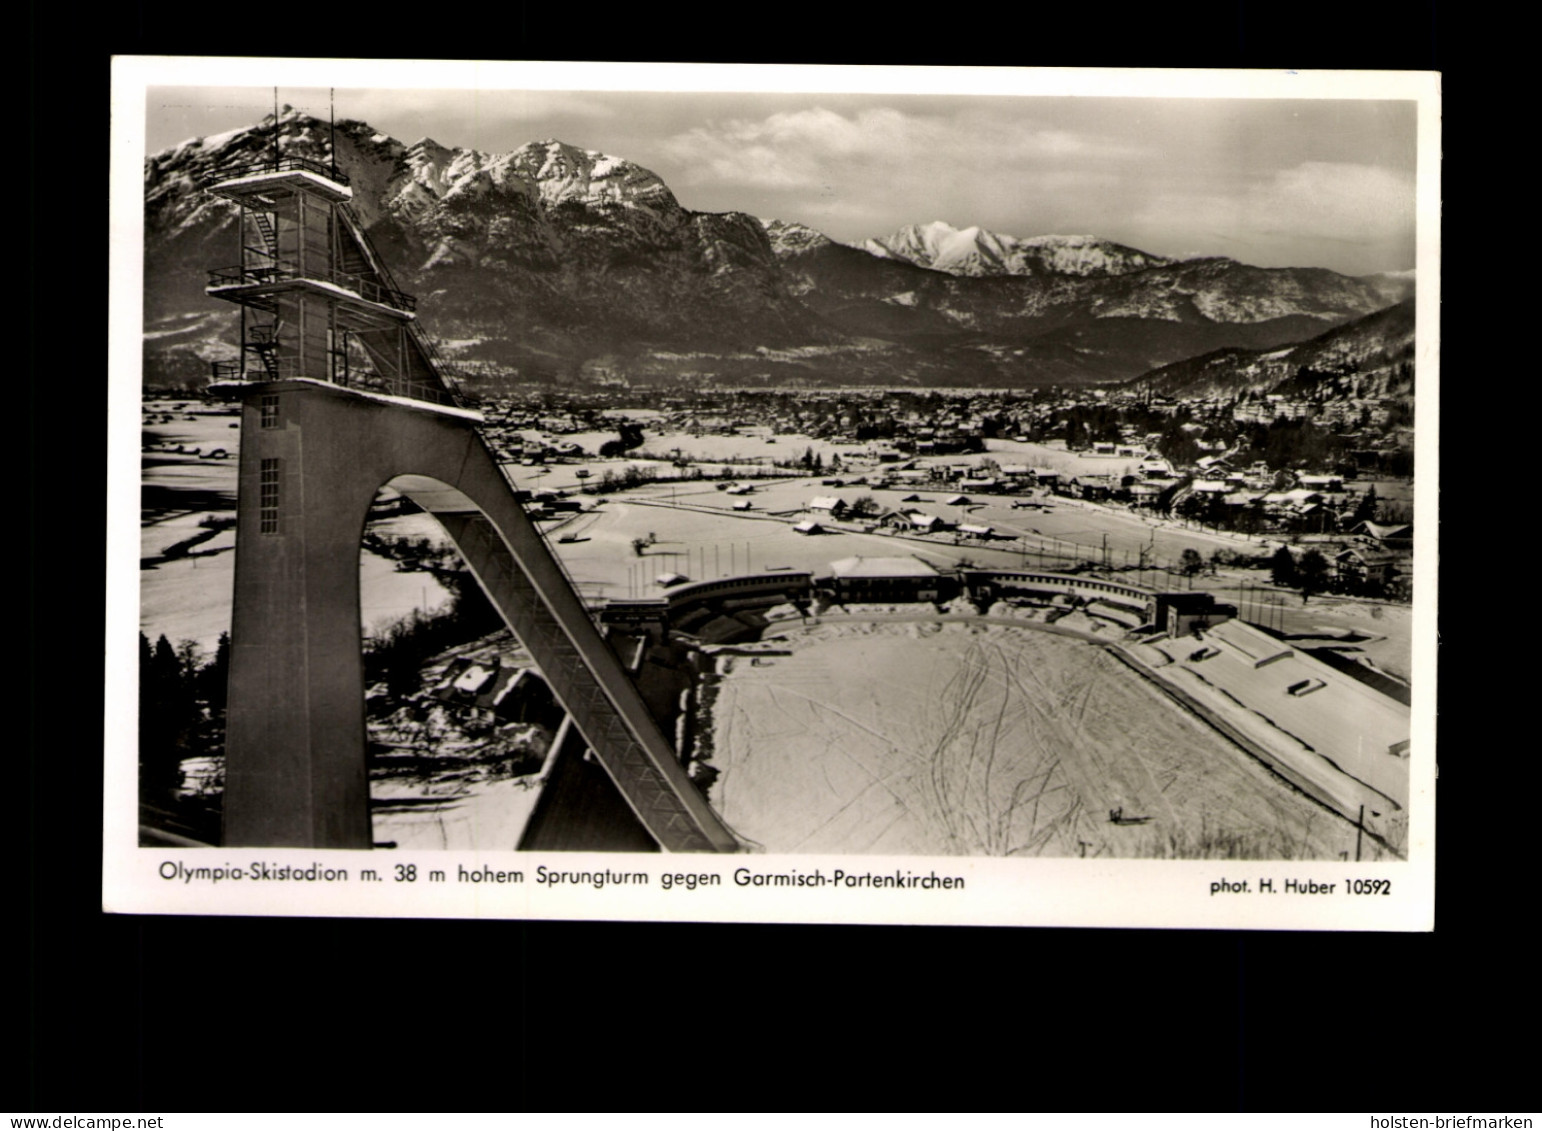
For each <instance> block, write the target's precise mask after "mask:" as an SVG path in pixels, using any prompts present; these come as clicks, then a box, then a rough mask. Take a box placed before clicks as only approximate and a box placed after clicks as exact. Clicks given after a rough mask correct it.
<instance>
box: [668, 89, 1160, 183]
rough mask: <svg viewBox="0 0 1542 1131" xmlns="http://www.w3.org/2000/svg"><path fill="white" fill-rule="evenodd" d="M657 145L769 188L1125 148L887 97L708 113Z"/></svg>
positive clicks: (702, 176) (1027, 165)
mask: <svg viewBox="0 0 1542 1131" xmlns="http://www.w3.org/2000/svg"><path fill="white" fill-rule="evenodd" d="M663 148H664V151H665V152H666V153H667V154H668V155H669V157H670V158H672V159H673V160H675V161H677V162H679V163H680V164H681V165H682V166H683V167H684V168H685V169H686V170H687V173H686V178H687V180H688V181H689V182H690V183H694V184H708V183H717V184H742V185H754V186H756V187H759V188H772V189H793V188H813V187H816V186H819V185H824V184H827V183H829V182H830V181H831V179H832V178H833V177H837V176H844V175H849V174H850V173H851V170H852V169H854V168H855V169H857V170H862V171H867V172H873V171H881V174H882V176H884V177H886V178H887V177H898V178H901V179H915V178H920V177H934V176H936V175H938V174H939V173H946V172H948V171H953V172H956V173H967V174H968V175H974V171H976V170H978V169H980V168H981V167H982V163H983V165H984V166H986V167H989V168H990V169H991V171H992V172H993V174H1007V175H1010V174H1011V173H1013V172H1014V171H1021V172H1027V171H1030V170H1033V169H1035V168H1036V167H1038V166H1039V165H1040V164H1041V163H1043V162H1046V161H1052V160H1053V161H1062V160H1064V159H1066V158H1068V157H1073V156H1074V157H1079V158H1090V159H1098V158H1108V157H1121V156H1128V155H1129V154H1130V153H1131V152H1133V151H1132V150H1130V149H1129V148H1127V147H1125V146H1121V145H1115V144H1111V143H1109V142H1107V141H1105V140H1103V139H1100V138H1096V137H1093V136H1091V135H1085V134H1079V133H1075V132H1072V131H1068V130H1063V129H1050V128H1044V127H1043V126H1041V125H1039V124H1037V123H1035V122H1032V121H1030V120H1025V119H1023V118H1020V117H1016V116H1007V115H1001V114H982V113H979V112H968V111H966V112H964V113H961V114H959V115H956V116H947V115H940V114H907V113H903V112H901V111H899V110H896V109H893V108H892V107H887V106H880V107H872V108H868V109H863V110H859V111H857V112H855V113H853V114H850V115H847V114H840V113H837V112H835V111H833V110H828V109H825V108H823V107H814V108H812V109H807V110H796V111H788V112H782V113H776V114H771V115H769V116H768V117H765V118H760V119H745V118H737V119H732V120H729V121H724V122H713V123H710V124H708V125H705V126H698V127H695V128H693V129H690V130H686V131H685V132H683V133H678V134H675V135H673V136H672V137H669V138H667V139H665V141H664V143H663ZM895 187H898V186H897V185H896V186H895Z"/></svg>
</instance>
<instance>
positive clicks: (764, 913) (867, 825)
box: [102, 57, 1441, 931]
mask: <svg viewBox="0 0 1542 1131" xmlns="http://www.w3.org/2000/svg"><path fill="white" fill-rule="evenodd" d="M1440 128H1441V127H1440V84H1439V76H1438V75H1434V74H1428V73H1416V72H1397V73H1394V72H1299V73H1298V72H1291V71H1279V72H1271V71H1162V70H1033V69H1021V70H1018V69H1009V68H915V69H912V68H882V67H876V68H875V67H860V68H857V67H853V68H842V67H772V66H767V67H750V66H718V65H689V66H663V65H645V64H604V65H598V64H555V63H508V62H489V63H482V64H477V65H474V66H473V65H470V64H467V63H435V62H431V61H423V62H392V63H390V64H389V65H387V64H384V63H379V62H360V61H339V60H305V59H250V58H242V59H191V58H150V57H124V58H119V59H117V60H116V61H115V68H114V81H113V135H112V195H111V211H112V248H111V255H112V269H113V275H112V292H111V308H110V314H109V319H110V339H111V345H112V354H111V359H110V370H109V381H108V398H109V406H110V409H109V411H110V437H109V453H108V456H109V483H108V489H109V519H108V521H109V531H108V535H109V559H108V562H107V571H108V609H107V613H108V635H107V640H106V651H107V656H108V664H107V672H108V678H107V684H106V688H105V696H106V704H107V713H106V732H105V734H104V765H105V774H106V793H105V804H104V813H103V830H104V858H103V894H102V899H103V906H104V908H105V909H106V910H108V911H110V912H120V913H132V914H241V915H253V914H257V915H281V916H402V917H425V918H435V917H448V918H534V919H603V920H676V921H682V920H683V921H738V922H806V923H825V922H829V923H895V924H908V923H917V924H921V923H926V924H977V925H1002V926H1032V925H1069V926H1110V927H1126V926H1139V927H1202V928H1238V927H1240V928H1259V929H1280V928H1291V929H1309V930H1378V931H1385V930H1396V931H1427V930H1431V929H1433V923H1434V853H1435V845H1434V827H1435V825H1434V805H1435V778H1436V761H1437V752H1436V750H1435V748H1434V734H1435V728H1434V718H1435V703H1436V688H1435V682H1434V680H1435V664H1434V649H1435V623H1436V622H1435V618H1436V611H1437V586H1438V578H1437V573H1436V571H1437V561H1436V553H1435V534H1436V522H1437V519H1438V515H1437V512H1436V507H1437V502H1436V500H1437V493H1438V483H1439V450H1438V435H1439V433H1438V429H1439V420H1438V409H1439V404H1438V397H1437V395H1436V393H1437V390H1438V387H1439V386H1438V382H1439V361H1440V358H1439V341H1438V336H1437V329H1438V321H1437V316H1436V314H1437V311H1438V305H1439V286H1440V231H1439V224H1440Z"/></svg>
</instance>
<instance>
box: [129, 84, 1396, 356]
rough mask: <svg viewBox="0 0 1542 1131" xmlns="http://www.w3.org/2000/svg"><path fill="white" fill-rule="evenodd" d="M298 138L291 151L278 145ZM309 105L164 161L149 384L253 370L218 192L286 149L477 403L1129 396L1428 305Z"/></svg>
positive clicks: (550, 142) (153, 259)
mask: <svg viewBox="0 0 1542 1131" xmlns="http://www.w3.org/2000/svg"><path fill="white" fill-rule="evenodd" d="M275 133H276V134H277V137H276V139H275ZM331 138H332V130H331V128H330V126H329V125H328V123H325V122H321V121H317V120H316V119H314V118H310V117H308V116H306V115H303V114H298V113H296V112H295V111H293V110H288V109H286V110H285V111H284V112H283V113H282V114H281V115H280V116H279V119H278V121H277V123H276V124H275V122H274V120H273V119H272V118H271V117H270V118H268V119H265V120H264V121H263V122H261V123H258V124H257V125H256V126H254V127H253V128H251V129H246V130H234V131H230V132H228V133H225V134H221V135H218V136H215V137H209V138H204V139H191V140H189V141H186V142H183V143H182V144H181V145H178V146H175V147H173V148H171V149H168V150H166V151H164V152H162V153H158V154H155V155H154V156H152V157H150V158H149V159H148V160H147V161H146V162H145V171H144V172H145V310H144V315H145V327H144V329H145V333H144V343H145V345H144V355H145V379H146V381H147V382H149V383H151V384H158V385H166V384H182V385H197V384H200V383H201V382H202V380H203V379H204V377H205V376H206V375H207V373H208V371H209V364H208V363H209V362H210V361H211V360H213V359H223V358H229V357H231V356H233V355H234V353H235V348H236V347H235V340H236V334H237V321H238V319H237V314H236V311H235V308H234V307H232V306H230V305H229V304H225V303H220V302H217V301H214V300H211V299H209V298H208V297H207V295H205V294H204V289H203V288H204V280H205V277H206V275H205V273H206V271H207V269H209V268H211V267H221V266H224V265H226V264H228V263H231V262H234V260H235V256H236V254H237V248H236V239H237V229H236V224H235V220H236V212H235V207H234V206H233V205H231V204H229V203H228V202H225V201H223V200H220V199H218V198H215V197H212V196H210V195H208V194H207V193H205V192H203V191H202V190H201V185H202V184H203V182H204V181H205V180H207V179H208V178H210V177H211V176H212V175H213V174H216V173H218V172H220V171H222V170H226V169H230V168H234V167H237V166H241V165H246V164H251V163H255V162H259V161H262V160H265V159H268V158H270V157H271V156H272V154H273V153H274V151H275V148H276V149H277V151H278V152H279V153H281V154H288V155H294V156H300V157H308V158H312V159H316V160H322V161H330V160H333V159H334V156H335V160H336V163H337V166H338V168H339V169H340V171H341V172H343V173H345V174H346V175H347V176H348V178H349V180H350V183H351V185H352V188H353V202H352V207H353V209H354V211H355V212H356V213H357V214H358V216H359V218H360V220H361V222H362V223H363V224H364V226H365V227H366V228H367V229H368V231H369V233H370V236H371V239H372V240H373V242H374V243H375V244H376V246H377V247H378V248H379V250H380V252H381V254H382V255H383V257H384V258H385V260H386V262H387V263H389V264H390V266H391V270H392V273H393V275H394V276H395V278H396V281H397V284H398V285H399V286H400V287H402V288H403V289H404V290H407V291H409V292H413V293H416V294H418V295H419V296H420V297H422V298H423V299H424V302H423V305H422V307H421V316H422V323H423V326H424V328H425V330H427V331H428V333H429V334H430V335H431V336H433V337H434V338H435V339H436V340H438V341H439V342H440V344H441V349H442V352H443V353H444V354H445V355H446V356H447V357H448V358H449V359H450V360H451V361H452V362H453V363H457V364H458V365H459V367H460V368H461V369H462V371H463V372H466V373H469V374H470V375H471V377H472V378H473V382H472V383H473V385H477V384H485V385H488V386H495V385H498V384H501V383H505V382H509V381H528V380H537V381H551V382H566V381H573V380H584V379H586V378H587V377H589V376H591V375H603V376H604V377H605V379H607V380H611V379H615V378H616V377H621V378H623V379H626V380H631V381H674V380H687V381H710V382H736V381H741V380H748V381H753V382H756V383H766V382H792V383H811V384H818V383H822V382H838V383H861V382H874V383H884V384H901V383H904V384H916V385H922V386H925V385H934V384H935V385H979V386H986V385H1023V384H1033V383H1042V382H1051V381H1054V382H1062V383H1074V382H1086V381H1110V380H1122V379H1129V378H1132V377H1135V376H1138V375H1139V374H1142V373H1145V372H1147V371H1148V370H1151V369H1153V368H1156V367H1158V366H1162V365H1166V364H1169V363H1172V362H1177V361H1180V360H1182V359H1185V358H1190V357H1194V356H1196V355H1199V354H1204V353H1207V352H1209V351H1214V350H1217V349H1224V348H1243V349H1258V348H1271V347H1277V346H1280V345H1285V344H1290V343H1295V342H1300V341H1303V340H1305V339H1307V338H1311V337H1314V336H1315V335H1318V334H1320V333H1322V331H1323V330H1324V329H1326V328H1329V327H1332V326H1335V325H1338V324H1340V323H1342V322H1346V321H1348V320H1350V319H1353V318H1358V317H1361V316H1363V315H1365V314H1369V313H1371V312H1372V311H1375V310H1379V309H1382V308H1383V307H1386V306H1388V305H1390V304H1392V303H1395V302H1397V301H1399V300H1400V299H1402V298H1403V297H1406V295H1408V294H1410V293H1412V289H1413V280H1412V279H1411V278H1401V277H1395V276H1377V277H1373V278H1367V279H1364V280H1359V279H1351V278H1347V277H1345V276H1342V275H1338V274H1336V273H1334V272H1332V271H1324V270H1319V269H1298V268H1288V269H1286V268H1282V269H1264V268H1256V267H1249V266H1247V265H1245V264H1241V263H1237V262H1234V261H1233V260H1229V259H1193V260H1181V261H1176V260H1168V259H1164V258H1162V257H1160V256H1153V255H1148V254H1146V253H1144V252H1140V251H1137V250H1135V249H1133V248H1125V247H1121V246H1120V245H1118V244H1113V243H1109V242H1108V241H1105V240H1097V239H1093V238H1092V237H1067V236H1044V237H1039V238H1037V239H1015V238H1013V237H1008V236H1000V235H996V234H994V233H989V232H985V231H982V230H980V229H977V228H969V229H964V230H962V231H959V230H956V229H953V228H951V227H950V226H948V225H946V224H941V223H934V224H928V225H920V226H917V227H914V228H911V229H905V230H904V231H903V232H900V233H896V234H895V236H893V237H889V239H888V240H887V241H884V242H882V244H881V251H880V252H874V251H872V250H865V249H862V248H856V247H850V246H847V245H845V244H840V243H837V242H835V241H833V240H830V239H829V238H828V237H826V236H825V235H823V234H822V233H820V232H818V231H816V230H814V229H813V228H810V227H808V226H806V225H803V224H798V223H792V222H788V221H782V220H757V219H756V218H754V217H752V216H749V215H747V214H744V213H741V212H722V213H706V212H694V211H691V210H689V209H686V208H684V207H682V206H681V205H680V203H679V201H678V200H677V199H676V198H675V196H674V194H673V193H672V192H671V191H670V189H669V187H668V186H667V185H666V184H665V183H664V182H663V181H662V180H661V179H660V178H659V177H658V176H656V175H655V174H654V173H652V172H650V171H649V170H647V169H645V168H643V167H642V166H640V165H637V164H635V163H633V162H631V161H628V160H626V159H624V158H621V157H616V156H611V155H607V154H603V153H598V152H596V151H594V150H589V149H584V148H581V147H578V146H573V145H569V144H566V143H564V142H561V141H557V140H554V139H547V140H543V141H535V142H531V143H529V144H527V145H524V146H521V147H520V148H518V149H516V150H515V151H513V152H512V153H505V154H486V153H481V152H478V151H475V150H470V149H464V148H452V147H449V146H445V145H441V144H439V143H438V142H436V141H433V140H432V139H429V138H424V139H421V140H419V141H417V142H414V143H412V144H410V145H408V144H404V143H402V142H400V141H398V140H396V139H394V138H391V137H389V136H387V135H385V134H383V133H380V132H378V131H376V130H374V129H373V128H372V127H370V126H368V125H366V124H365V123H363V122H356V121H342V122H339V123H337V127H336V153H335V155H334V154H333V152H332V141H331Z"/></svg>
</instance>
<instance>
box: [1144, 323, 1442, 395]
mask: <svg viewBox="0 0 1542 1131" xmlns="http://www.w3.org/2000/svg"><path fill="white" fill-rule="evenodd" d="M1413 361H1414V303H1413V299H1412V298H1408V299H1405V300H1403V301H1402V302H1400V303H1398V304H1397V305H1395V306H1390V307H1388V308H1387V309H1385V310H1378V311H1376V312H1375V313H1374V314H1368V315H1366V316H1365V317H1364V318H1357V319H1355V320H1354V321H1352V322H1346V323H1344V324H1343V325H1341V326H1335V327H1333V328H1332V329H1331V330H1327V331H1325V332H1324V333H1322V334H1319V335H1317V336H1316V337H1314V338H1311V339H1309V340H1308V341H1305V342H1301V343H1298V344H1296V345H1294V346H1286V347H1284V348H1280V349H1272V350H1246V349H1223V350H1217V351H1215V352H1214V353H1209V354H1205V355H1203V356H1200V357H1192V358H1187V359H1185V360H1183V361H1179V362H1175V363H1173V364H1172V365H1165V366H1163V367H1161V368H1160V369H1155V370H1153V371H1152V372H1150V373H1147V374H1145V375H1144V376H1142V377H1140V378H1138V379H1137V382H1138V383H1139V384H1140V386H1141V387H1143V388H1148V389H1150V390H1151V391H1152V392H1159V393H1169V394H1180V395H1184V396H1209V395H1222V396H1227V395H1233V394H1236V393H1240V392H1248V393H1255V394H1259V393H1265V394H1266V393H1280V394H1283V395H1286V396H1293V397H1312V398H1319V397H1321V398H1328V399H1333V398H1337V397H1345V396H1353V397H1356V398H1377V397H1406V396H1411V395H1412V394H1413V370H1414V367H1413Z"/></svg>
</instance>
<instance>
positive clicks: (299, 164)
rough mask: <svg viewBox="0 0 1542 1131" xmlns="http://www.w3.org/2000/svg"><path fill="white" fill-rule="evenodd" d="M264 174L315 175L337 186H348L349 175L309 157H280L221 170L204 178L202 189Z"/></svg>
mask: <svg viewBox="0 0 1542 1131" xmlns="http://www.w3.org/2000/svg"><path fill="white" fill-rule="evenodd" d="M264 173H315V174H316V175H317V176H318V177H325V178H326V179H327V180H329V181H331V182H332V183H333V184H335V185H347V184H348V183H349V182H348V175H347V174H346V173H344V172H342V171H341V170H339V169H336V168H334V167H332V166H331V165H328V164H325V163H323V162H321V161H312V160H310V159H309V158H307V157H280V158H277V159H271V158H270V159H269V160H267V161H259V162H257V163H255V164H252V165H232V166H228V167H226V168H224V169H219V170H217V171H216V172H214V173H211V174H210V175H209V176H208V177H206V178H204V180H203V182H202V184H201V186H200V187H202V188H209V187H211V186H213V185H218V184H222V183H223V182H225V181H238V180H242V179H244V178H246V177H260V176H262V175H263V174H264Z"/></svg>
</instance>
